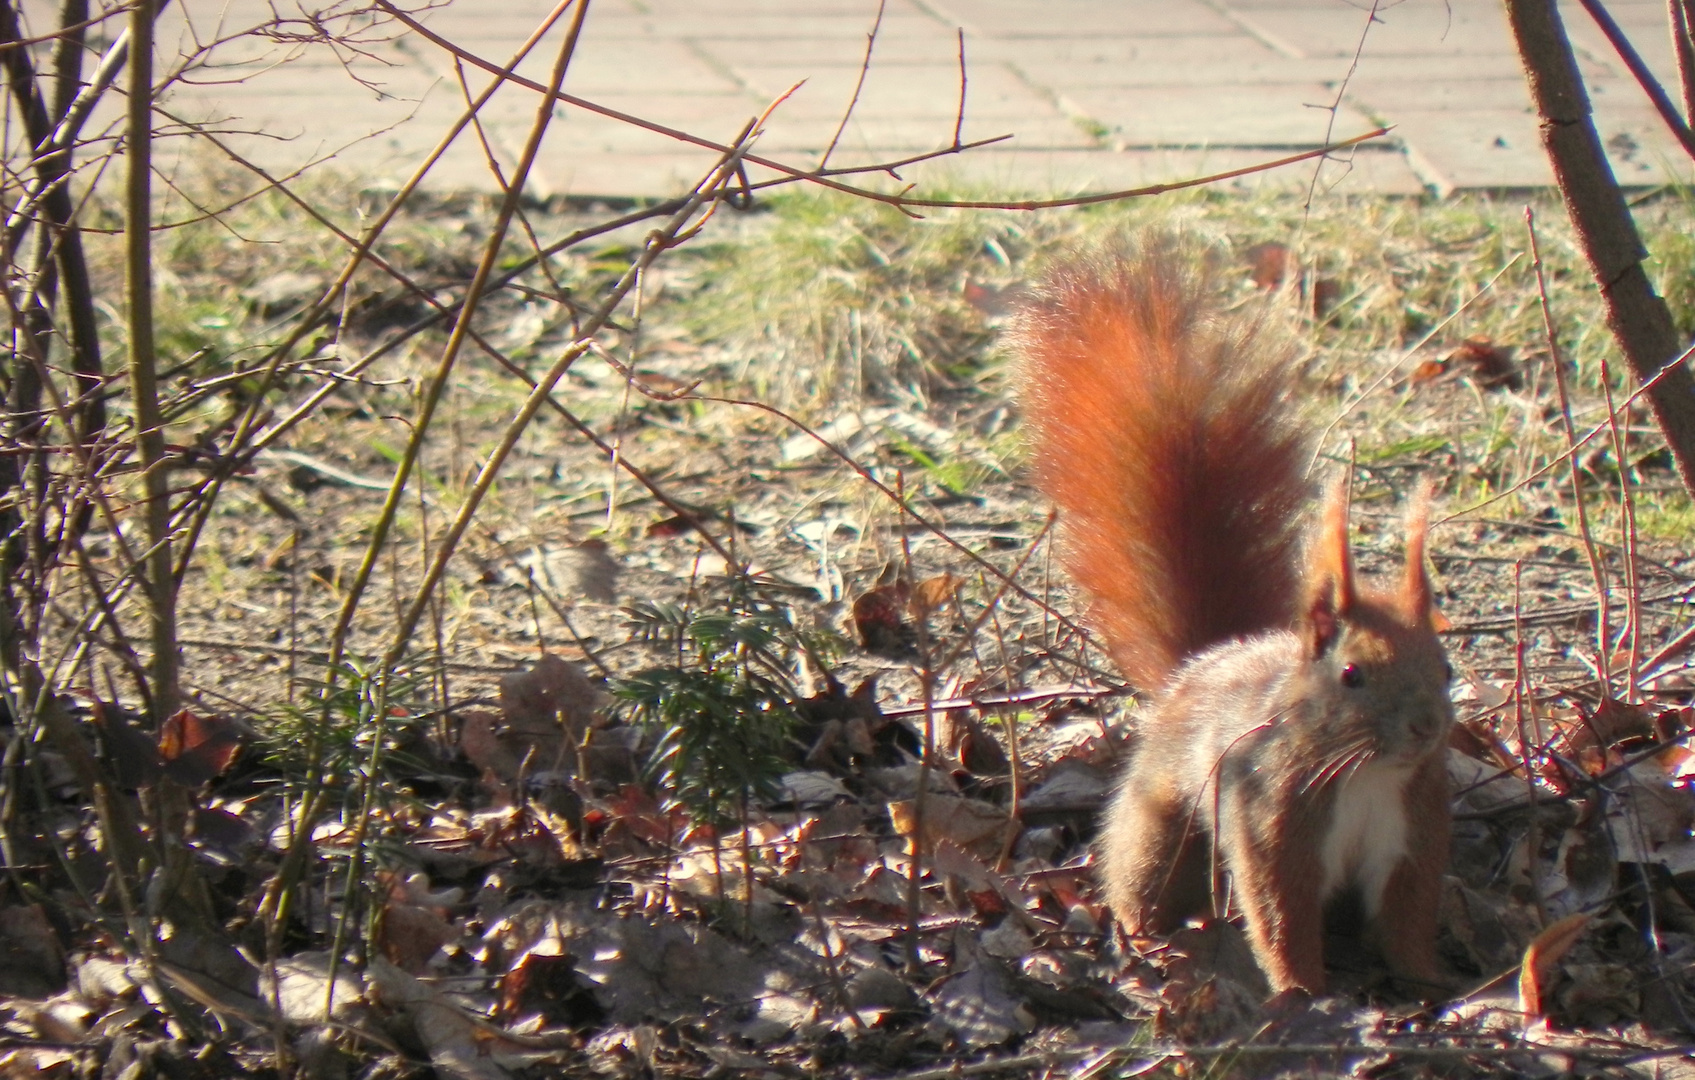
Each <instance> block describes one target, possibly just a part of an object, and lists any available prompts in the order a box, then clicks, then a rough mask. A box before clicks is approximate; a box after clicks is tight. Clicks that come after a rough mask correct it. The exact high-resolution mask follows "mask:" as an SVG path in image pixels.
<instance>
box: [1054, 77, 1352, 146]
mask: <svg viewBox="0 0 1695 1080" xmlns="http://www.w3.org/2000/svg"><path fill="white" fill-rule="evenodd" d="M1334 100H1335V92H1334V91H1332V90H1329V89H1327V88H1325V87H1322V86H1319V85H1317V84H1314V83H1291V84H1273V85H1267V86H1256V87H1253V88H1251V89H1248V88H1243V87H1234V86H1181V87H1172V86H1167V87H1090V88H1087V89H1077V90H1070V91H1066V92H1065V93H1063V94H1062V95H1061V96H1060V101H1061V104H1062V105H1065V106H1068V107H1069V108H1070V109H1072V110H1074V111H1075V113H1076V114H1077V115H1079V116H1081V117H1085V118H1088V119H1090V120H1093V121H1095V122H1097V123H1099V124H1100V125H1101V127H1102V128H1104V129H1105V131H1106V134H1105V136H1104V137H1105V139H1106V141H1107V142H1108V144H1109V145H1111V146H1113V147H1114V148H1115V149H1126V148H1131V147H1139V148H1145V149H1154V148H1158V147H1182V146H1240V147H1274V148H1279V149H1286V148H1293V149H1302V148H1308V147H1314V146H1322V145H1324V137H1325V133H1326V131H1331V132H1332V133H1333V134H1334V135H1335V137H1338V138H1345V137H1347V136H1348V135H1355V134H1359V133H1361V132H1364V131H1369V130H1370V129H1371V128H1372V126H1373V125H1372V123H1371V121H1370V120H1369V119H1367V118H1366V117H1365V116H1364V115H1363V114H1361V113H1360V112H1358V111H1357V110H1356V109H1354V108H1352V107H1351V106H1349V105H1347V104H1343V105H1342V106H1341V108H1340V109H1339V110H1338V115H1337V117H1336V120H1335V124H1334V125H1333V126H1332V125H1331V122H1330V116H1329V114H1328V112H1327V111H1326V110H1325V109H1324V108H1323V106H1328V105H1330V104H1331V103H1332V102H1333V101H1334Z"/></svg>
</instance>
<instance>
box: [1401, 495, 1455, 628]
mask: <svg viewBox="0 0 1695 1080" xmlns="http://www.w3.org/2000/svg"><path fill="white" fill-rule="evenodd" d="M1429 532H1430V485H1429V484H1428V483H1427V484H1423V485H1421V486H1420V487H1419V489H1418V491H1417V492H1415V493H1414V495H1413V499H1412V505H1411V506H1410V507H1408V509H1407V565H1406V574H1405V577H1404V578H1403V579H1402V583H1401V605H1402V607H1403V608H1404V609H1405V610H1406V613H1407V614H1408V615H1409V616H1411V617H1412V618H1413V619H1414V620H1417V621H1421V622H1424V623H1426V624H1428V625H1430V626H1433V627H1438V628H1439V627H1440V626H1441V624H1442V623H1443V622H1445V621H1446V620H1444V619H1443V618H1442V616H1441V613H1440V612H1438V611H1437V610H1436V600H1435V596H1434V593H1433V590H1432V589H1431V587H1430V573H1429V571H1427V570H1426V569H1425V566H1424V540H1425V536H1426V535H1427V534H1428V533H1429Z"/></svg>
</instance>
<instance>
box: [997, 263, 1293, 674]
mask: <svg viewBox="0 0 1695 1080" xmlns="http://www.w3.org/2000/svg"><path fill="white" fill-rule="evenodd" d="M1203 258H1204V256H1203V255H1202V254H1201V253H1200V252H1199V251H1191V250H1187V249H1185V248H1184V246H1183V245H1182V244H1180V243H1178V242H1177V241H1175V240H1172V239H1171V238H1168V237H1153V238H1148V239H1145V240H1144V241H1143V242H1142V244H1141V245H1140V247H1139V249H1136V250H1127V249H1125V248H1123V247H1120V248H1118V249H1116V250H1110V251H1107V252H1103V253H1100V254H1097V255H1093V256H1089V257H1084V258H1081V259H1077V260H1075V261H1072V262H1069V263H1066V264H1064V265H1061V266H1059V267H1058V268H1056V269H1054V270H1053V271H1052V272H1051V273H1050V274H1049V275H1048V277H1047V279H1046V281H1045V282H1044V283H1043V284H1042V285H1041V286H1040V288H1039V290H1038V291H1037V293H1036V295H1035V297H1034V298H1033V299H1032V301H1031V303H1030V304H1029V305H1028V307H1027V308H1026V309H1025V311H1024V312H1023V313H1022V315H1021V316H1020V318H1019V321H1018V323H1017V326H1016V328H1015V331H1014V347H1015V348H1016V349H1017V351H1018V352H1019V353H1021V354H1022V360H1023V384H1024V410H1025V416H1026V422H1027V424H1028V426H1029V430H1030V432H1031V438H1032V441H1033V443H1034V446H1033V450H1034V453H1033V457H1034V460H1035V462H1036V477H1037V481H1038V483H1039V484H1040V485H1041V487H1042V489H1043V490H1044V491H1046V492H1047V493H1048V495H1049V496H1050V497H1051V498H1052V499H1053V500H1054V502H1055V503H1057V504H1058V505H1059V508H1060V520H1061V536H1062V552H1063V556H1062V557H1063V561H1064V563H1065V567H1066V569H1067V570H1068V571H1069V572H1070V574H1071V577H1072V579H1073V580H1074V581H1076V582H1078V583H1079V584H1080V585H1081V586H1082V587H1083V588H1084V589H1085V590H1086V591H1087V593H1088V594H1089V598H1090V602H1091V604H1090V609H1089V616H1090V621H1091V622H1092V623H1093V624H1094V626H1095V627H1096V628H1097V629H1099V630H1100V631H1101V632H1102V633H1103V634H1104V635H1105V637H1106V641H1107V645H1108V648H1109V650H1110V652H1111V654H1112V657H1113V659H1114V660H1115V661H1116V662H1117V663H1118V666H1119V668H1120V669H1121V670H1122V671H1123V673H1124V675H1125V676H1126V677H1127V678H1128V679H1130V680H1131V682H1132V683H1134V684H1135V685H1137V686H1139V687H1142V688H1147V689H1151V688H1153V687H1155V686H1158V685H1159V684H1160V682H1162V681H1163V680H1164V678H1165V676H1166V675H1167V674H1169V673H1170V671H1171V670H1172V669H1173V668H1175V667H1176V665H1177V664H1178V663H1179V662H1181V661H1182V659H1183V658H1184V657H1186V656H1189V655H1191V654H1193V653H1195V652H1198V651H1199V650H1201V649H1204V648H1206V647H1207V646H1209V645H1213V644H1215V643H1217V642H1220V641H1223V640H1226V639H1229V638H1232V637H1239V636H1243V635H1246V634H1251V633H1255V632H1257V631H1261V630H1265V629H1267V628H1270V627H1274V626H1288V625H1291V624H1292V622H1293V621H1294V617H1295V615H1296V610H1295V609H1296V607H1297V605H1298V602H1299V597H1300V573H1299V562H1298V554H1299V546H1300V540H1301V536H1300V521H1301V517H1302V515H1303V512H1304V510H1305V508H1306V506H1307V497H1308V485H1307V482H1306V480H1305V479H1304V475H1303V473H1304V470H1305V467H1306V464H1307V461H1306V447H1307V440H1306V439H1305V438H1304V436H1303V434H1302V430H1301V428H1300V425H1299V424H1298V423H1297V422H1296V417H1295V408H1294V403H1293V401H1292V391H1293V388H1294V384H1295V376H1294V373H1293V371H1292V369H1291V358H1290V356H1289V353H1288V350H1286V349H1282V348H1277V347H1275V346H1273V345H1270V344H1268V342H1267V341H1266V340H1264V339H1263V338H1262V336H1261V335H1259V334H1258V333H1257V332H1256V320H1254V319H1252V318H1246V317H1243V316H1241V315H1235V314H1227V313H1224V312H1223V311H1221V310H1220V309H1219V307H1218V305H1217V303H1216V300H1215V298H1214V296H1213V294H1212V291H1211V288H1210V282H1209V280H1208V276H1207V274H1206V273H1205V270H1204V266H1203V261H1202V260H1203Z"/></svg>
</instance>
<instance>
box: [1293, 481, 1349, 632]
mask: <svg viewBox="0 0 1695 1080" xmlns="http://www.w3.org/2000/svg"><path fill="white" fill-rule="evenodd" d="M1353 607H1354V560H1353V557H1352V556H1351V555H1350V554H1349V552H1348V481H1347V479H1346V478H1343V479H1342V480H1340V481H1338V482H1337V484H1336V487H1335V488H1334V489H1333V490H1332V491H1331V493H1330V497H1329V498H1328V499H1326V500H1325V502H1324V520H1323V523H1322V524H1320V526H1319V530H1318V535H1317V536H1316V537H1314V543H1313V547H1312V553H1311V564H1310V566H1309V569H1308V571H1307V608H1306V613H1305V619H1304V624H1303V631H1304V635H1305V637H1306V639H1307V647H1308V648H1309V649H1310V650H1311V651H1312V655H1313V656H1315V657H1316V656H1322V655H1324V653H1325V652H1326V651H1327V650H1328V649H1329V648H1330V646H1331V645H1332V644H1333V643H1334V642H1335V640H1336V635H1337V634H1338V633H1339V632H1340V631H1341V628H1342V620H1343V619H1345V618H1347V616H1348V614H1349V612H1351V611H1352V610H1353Z"/></svg>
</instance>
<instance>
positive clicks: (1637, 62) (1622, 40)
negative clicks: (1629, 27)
mask: <svg viewBox="0 0 1695 1080" xmlns="http://www.w3.org/2000/svg"><path fill="white" fill-rule="evenodd" d="M1577 2H1578V3H1580V4H1582V5H1583V10H1584V11H1587V12H1588V13H1589V17H1590V18H1591V19H1594V20H1595V25H1596V26H1598V27H1600V28H1601V33H1603V34H1605V35H1606V36H1607V40H1608V41H1609V42H1611V43H1612V46H1613V51H1615V52H1617V53H1618V55H1619V59H1620V60H1623V61H1624V66H1625V67H1627V68H1629V69H1630V74H1631V75H1633V76H1635V78H1636V83H1637V85H1638V86H1640V87H1642V92H1643V93H1644V94H1647V95H1648V100H1649V101H1650V102H1652V103H1653V106H1654V111H1655V112H1657V113H1659V114H1660V119H1661V120H1664V121H1665V123H1666V127H1668V128H1670V129H1671V133H1672V135H1673V136H1674V137H1675V138H1676V139H1677V141H1678V142H1679V143H1681V144H1682V145H1683V152H1684V153H1686V154H1688V155H1689V156H1690V158H1691V159H1695V131H1691V130H1690V128H1689V124H1688V123H1686V122H1685V121H1684V119H1683V117H1681V116H1679V115H1678V114H1677V106H1676V105H1673V104H1672V102H1671V98H1670V97H1668V96H1667V95H1666V88H1665V87H1663V86H1661V85H1660V80H1658V79H1656V78H1654V73H1653V72H1652V71H1649V70H1648V65H1647V64H1646V63H1645V62H1644V61H1643V59H1642V54H1640V53H1638V52H1637V51H1636V46H1634V45H1632V44H1631V43H1630V38H1628V37H1626V36H1625V33H1624V30H1623V29H1621V28H1620V27H1619V24H1618V22H1617V21H1616V20H1615V19H1614V18H1613V16H1612V13H1611V12H1609V11H1608V10H1607V9H1606V8H1604V7H1602V6H1601V0H1577Z"/></svg>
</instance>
